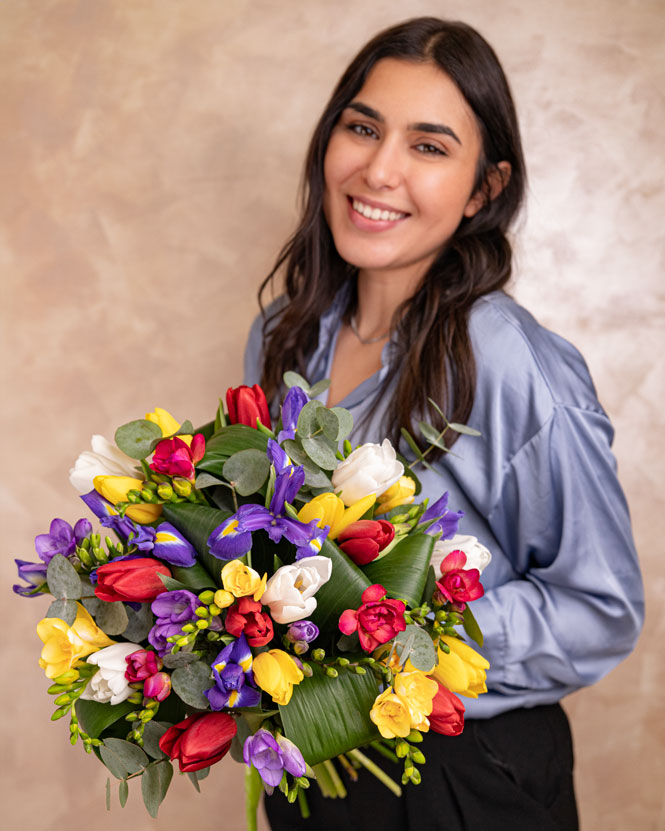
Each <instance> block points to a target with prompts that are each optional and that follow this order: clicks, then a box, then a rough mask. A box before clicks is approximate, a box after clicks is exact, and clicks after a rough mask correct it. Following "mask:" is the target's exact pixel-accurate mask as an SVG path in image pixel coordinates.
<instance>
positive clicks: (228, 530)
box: [222, 519, 238, 537]
mask: <svg viewBox="0 0 665 831" xmlns="http://www.w3.org/2000/svg"><path fill="white" fill-rule="evenodd" d="M237 527H238V520H237V519H234V520H233V521H232V522H229V524H228V525H227V526H226V528H225V529H224V530H223V531H222V536H223V537H226V536H227V535H228V534H232V533H233V532H234V531H235V530H236V528H237Z"/></svg>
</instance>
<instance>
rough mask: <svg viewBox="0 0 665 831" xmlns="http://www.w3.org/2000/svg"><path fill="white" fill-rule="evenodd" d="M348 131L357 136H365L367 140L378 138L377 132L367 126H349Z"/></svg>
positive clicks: (353, 124) (347, 126)
mask: <svg viewBox="0 0 665 831" xmlns="http://www.w3.org/2000/svg"><path fill="white" fill-rule="evenodd" d="M346 129H347V130H350V131H351V132H352V133H355V134H356V135H357V136H365V137H367V138H376V137H377V135H376V131H375V130H373V129H372V128H371V127H369V126H368V125H367V124H358V123H352V124H347V125H346Z"/></svg>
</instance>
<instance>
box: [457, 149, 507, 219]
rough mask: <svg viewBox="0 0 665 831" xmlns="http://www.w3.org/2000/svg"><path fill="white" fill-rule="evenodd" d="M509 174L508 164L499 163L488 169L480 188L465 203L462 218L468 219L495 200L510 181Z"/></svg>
mask: <svg viewBox="0 0 665 831" xmlns="http://www.w3.org/2000/svg"><path fill="white" fill-rule="evenodd" d="M510 173H511V167H510V162H499V163H498V164H497V165H495V166H494V167H492V168H490V170H489V172H488V173H487V176H486V178H485V181H484V183H483V185H482V187H480V188H478V190H477V191H476V192H475V193H474V194H473V195H472V196H471V199H469V201H468V202H467V204H466V208H464V216H466V217H467V218H468V219H470V218H471V217H472V216H475V215H476V214H477V213H478V211H479V210H480V209H481V208H484V207H485V205H487V204H489V203H490V202H491V201H492V200H493V199H496V197H497V196H498V195H499V194H500V193H501V191H502V190H503V189H504V188H505V187H506V185H507V184H508V182H509V181H510Z"/></svg>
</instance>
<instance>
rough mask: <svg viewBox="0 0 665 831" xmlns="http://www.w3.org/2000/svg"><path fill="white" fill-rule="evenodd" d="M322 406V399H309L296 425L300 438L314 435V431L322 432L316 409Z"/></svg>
mask: <svg viewBox="0 0 665 831" xmlns="http://www.w3.org/2000/svg"><path fill="white" fill-rule="evenodd" d="M320 407H323V404H322V403H321V402H320V401H308V402H307V404H305V406H304V407H303V408H302V410H301V411H300V415H299V416H298V424H297V426H296V435H297V436H298V438H301V439H307V438H310V437H311V436H313V435H314V433H320V432H321V428H320V427H319V421H318V419H317V417H316V411H317V410H318V409H319V408H320Z"/></svg>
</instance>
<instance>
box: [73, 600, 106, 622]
mask: <svg viewBox="0 0 665 831" xmlns="http://www.w3.org/2000/svg"><path fill="white" fill-rule="evenodd" d="M68 602H69V603H73V602H74V601H73V600H70V601H68ZM81 603H82V604H83V607H84V608H85V610H86V611H87V612H90V614H91V615H92V616H93V617H96V616H97V613H98V612H99V610H100V609H101V607H102V605H103V604H104V601H103V600H100V599H99V598H98V597H94V596H93V597H82V598H81Z"/></svg>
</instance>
